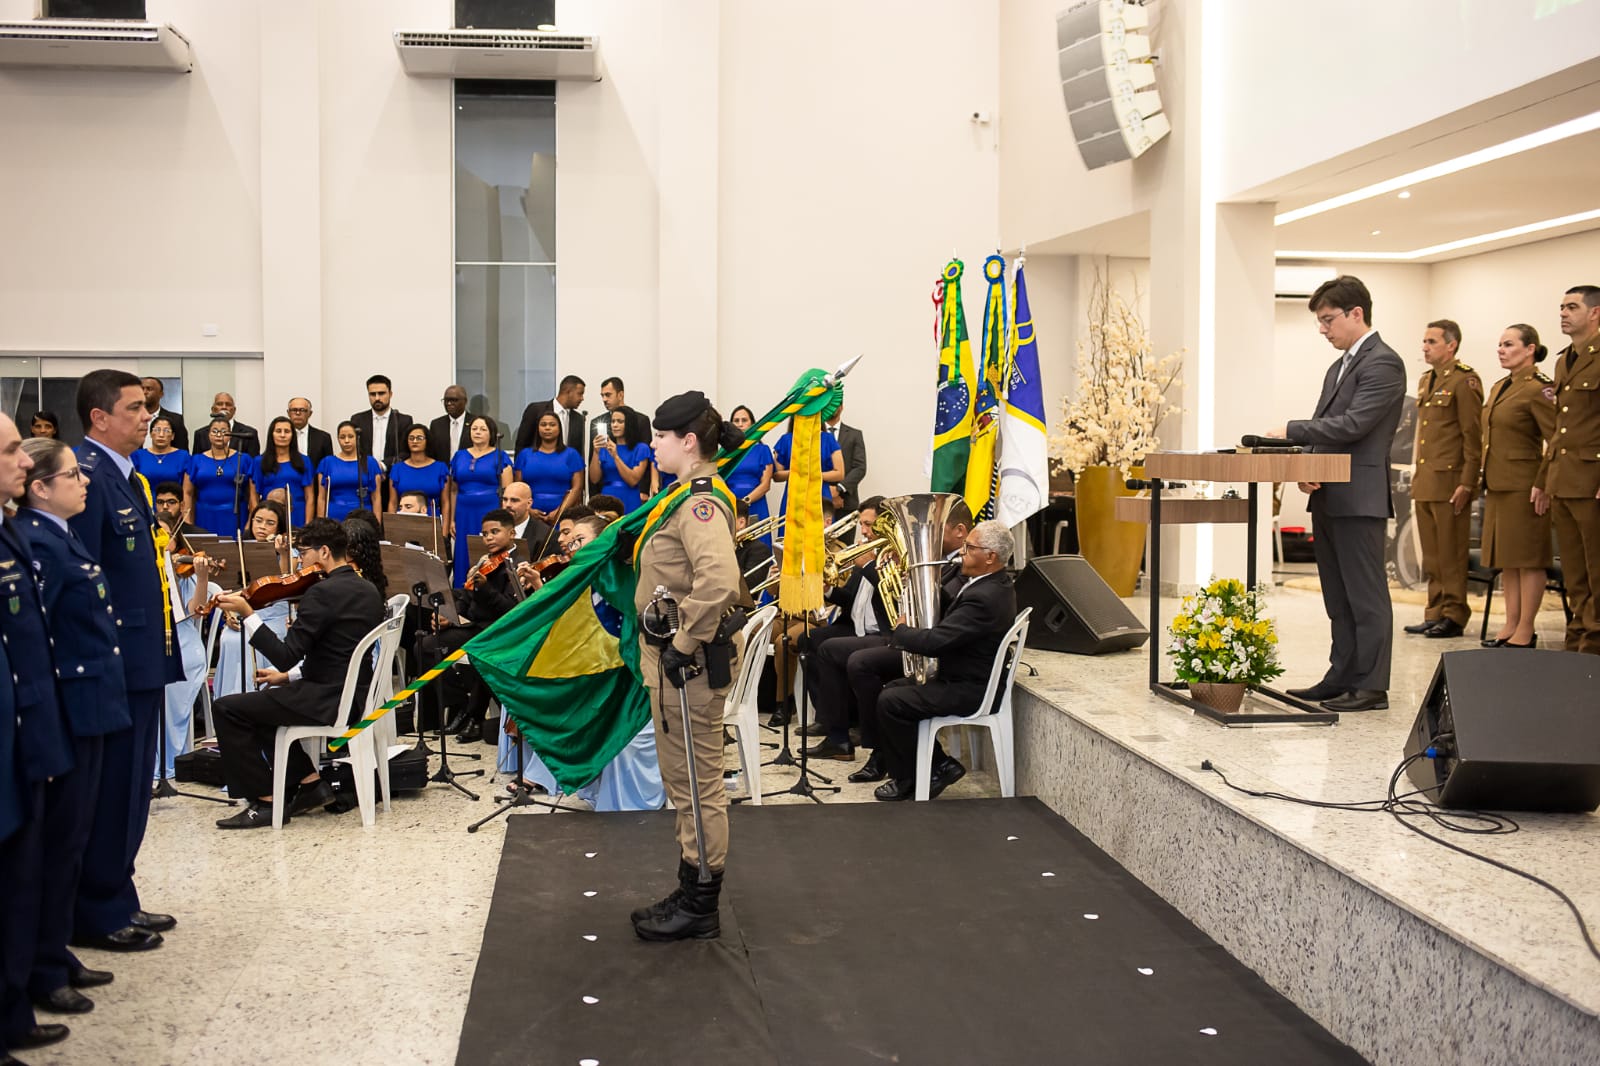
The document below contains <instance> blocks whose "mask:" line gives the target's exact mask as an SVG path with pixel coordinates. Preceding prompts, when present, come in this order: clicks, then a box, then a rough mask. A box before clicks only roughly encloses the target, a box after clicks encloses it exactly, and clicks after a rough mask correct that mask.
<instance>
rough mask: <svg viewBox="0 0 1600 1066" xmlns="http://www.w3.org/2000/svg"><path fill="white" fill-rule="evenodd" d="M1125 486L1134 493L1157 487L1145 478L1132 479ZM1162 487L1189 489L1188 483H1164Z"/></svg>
mask: <svg viewBox="0 0 1600 1066" xmlns="http://www.w3.org/2000/svg"><path fill="white" fill-rule="evenodd" d="M1125 484H1126V485H1127V486H1128V488H1130V489H1132V490H1133V491H1134V492H1139V491H1141V490H1143V489H1153V488H1155V487H1156V483H1155V482H1154V481H1147V480H1145V479H1144V478H1137V477H1130V478H1129V479H1128V480H1127V481H1126V482H1125ZM1161 487H1162V489H1186V488H1188V487H1189V483H1188V482H1187V481H1163V482H1161Z"/></svg>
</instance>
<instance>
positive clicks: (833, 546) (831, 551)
mask: <svg viewBox="0 0 1600 1066" xmlns="http://www.w3.org/2000/svg"><path fill="white" fill-rule="evenodd" d="M860 517H861V512H860V511H851V512H850V513H849V514H847V515H845V516H844V517H843V518H841V519H839V520H838V521H836V522H834V523H833V524H832V525H830V526H828V528H826V529H824V530H823V531H822V542H823V545H824V551H825V552H826V553H827V557H826V559H825V560H824V561H823V564H822V583H823V584H824V585H837V584H838V582H837V578H838V577H839V576H840V575H841V574H848V573H849V572H850V570H851V569H852V568H853V567H854V566H855V561H856V560H857V559H859V558H861V556H863V555H866V554H867V553H868V552H870V551H877V550H878V548H879V547H881V546H882V544H883V540H882V538H881V537H880V538H878V539H876V540H872V541H869V542H868V544H866V545H854V546H852V545H847V544H845V543H843V542H842V541H840V540H839V537H840V536H841V535H842V534H843V533H844V532H845V531H846V530H848V529H849V528H850V527H851V526H852V525H854V524H855V523H856V520H857V519H858V518H860ZM783 518H784V516H783V515H778V516H776V517H775V518H763V519H762V520H761V521H760V522H757V523H756V524H755V525H754V526H746V527H745V528H744V530H743V531H742V532H741V534H740V536H741V537H743V536H744V534H747V533H749V532H750V531H751V530H752V529H755V528H756V527H757V526H763V525H765V524H766V523H768V522H773V521H777V522H782V521H783ZM873 529H874V530H876V529H877V527H876V526H874V527H873ZM760 535H761V534H760V533H756V534H755V536H760ZM869 545H870V546H869ZM857 549H859V550H857ZM846 552H852V553H853V554H851V555H850V556H849V565H847V566H845V567H844V568H843V569H840V568H839V567H838V566H837V565H836V563H835V560H836V559H837V557H838V556H840V555H842V554H844V553H846ZM780 576H781V575H778V574H773V575H772V576H771V577H769V578H767V579H766V580H765V581H763V582H762V583H761V584H759V585H757V586H755V587H754V588H752V589H751V590H750V595H751V596H759V595H761V594H762V593H763V592H766V591H767V590H768V589H771V588H772V587H773V586H775V585H777V583H778V580H779V577H780Z"/></svg>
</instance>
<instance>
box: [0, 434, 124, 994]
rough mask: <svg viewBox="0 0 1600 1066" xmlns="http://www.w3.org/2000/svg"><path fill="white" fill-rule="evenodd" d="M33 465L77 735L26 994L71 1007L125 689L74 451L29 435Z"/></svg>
mask: <svg viewBox="0 0 1600 1066" xmlns="http://www.w3.org/2000/svg"><path fill="white" fill-rule="evenodd" d="M24 451H25V452H26V453H27V455H28V458H29V459H30V460H31V461H32V462H33V467H32V469H30V470H29V471H28V472H27V496H26V498H25V499H24V500H23V502H22V507H21V508H20V509H19V510H18V512H17V519H16V524H17V527H18V529H19V530H20V532H21V534H22V536H23V537H24V538H25V539H26V541H27V545H28V550H29V551H30V552H31V553H32V555H33V566H34V570H35V572H36V573H37V575H38V578H39V592H40V598H41V602H42V604H43V607H44V611H45V618H46V619H47V620H48V627H49V633H50V639H51V646H52V650H53V651H54V654H55V674H56V678H57V685H58V687H59V691H60V695H61V703H62V706H63V707H64V708H65V709H66V712H67V720H68V724H69V725H70V726H71V730H72V734H73V738H74V739H73V754H74V763H75V765H74V768H73V771H72V772H71V773H69V774H66V775H64V776H61V777H57V778H56V779H55V780H53V781H51V782H50V783H49V784H48V785H47V786H46V788H45V843H44V878H43V886H44V894H43V906H42V909H41V911H40V915H39V933H38V939H37V943H36V947H35V955H34V961H33V968H32V973H31V976H30V977H29V981H28V991H29V995H30V996H31V997H32V998H33V1000H34V1001H35V1002H36V1003H51V1004H53V1005H56V1006H62V1007H65V1008H66V1009H67V1010H69V1011H70V1010H72V1009H73V1008H74V1007H83V1006H85V1005H86V1000H87V997H85V996H83V995H82V994H81V993H79V992H78V991H76V988H75V986H74V981H78V983H81V980H79V979H80V978H81V974H82V973H83V970H84V967H83V964H82V963H81V962H79V961H78V959H77V957H76V956H74V955H73V954H72V952H71V951H70V950H69V949H68V947H67V942H68V940H69V939H71V937H72V911H73V902H74V900H75V899H76V897H77V894H78V879H79V877H80V876H81V874H82V871H83V858H84V849H85V848H86V847H87V846H88V843H89V833H90V831H91V830H92V829H93V826H94V814H95V806H96V801H97V800H98V798H99V797H98V794H97V793H98V789H99V786H100V776H101V771H102V765H103V762H104V755H105V737H106V735H107V734H110V733H115V732H118V731H121V730H126V729H128V728H129V726H130V725H131V724H132V719H131V718H130V717H129V714H128V690H127V684H126V680H125V678H124V677H123V673H122V663H121V655H122V648H121V644H120V642H119V640H118V636H117V624H116V618H115V617H114V612H113V609H112V607H111V593H110V590H109V589H108V588H107V587H106V581H105V577H104V575H103V574H102V573H101V570H100V565H99V563H98V562H96V561H95V558H94V557H93V556H92V555H90V554H89V552H88V549H86V548H85V547H84V546H83V542H82V541H80V540H79V539H78V537H77V535H76V534H74V533H73V532H72V531H71V529H70V528H69V527H68V526H67V521H68V519H70V518H72V517H73V516H75V515H77V514H79V513H80V512H81V511H82V510H83V508H84V505H85V502H86V501H87V498H88V487H87V486H86V485H85V484H84V482H83V480H82V478H81V476H80V471H79V469H78V460H77V457H76V456H74V455H73V454H72V450H71V449H69V448H68V447H67V446H66V445H65V444H63V443H61V442H59V441H53V440H30V441H28V443H27V444H26V445H25V447H24Z"/></svg>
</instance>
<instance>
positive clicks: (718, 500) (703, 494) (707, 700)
mask: <svg viewBox="0 0 1600 1066" xmlns="http://www.w3.org/2000/svg"><path fill="white" fill-rule="evenodd" d="M653 425H654V426H655V431H656V433H655V443H654V447H655V457H656V465H657V466H658V467H659V468H660V469H661V471H662V472H663V473H664V474H672V475H675V476H676V477H677V478H678V481H679V482H680V484H687V486H688V491H687V492H685V493H683V494H682V495H680V496H679V497H676V498H673V497H669V498H668V503H669V505H671V509H670V510H667V511H665V513H664V515H663V516H659V517H658V516H652V520H651V521H650V522H647V523H646V525H645V527H644V529H643V530H642V531H641V532H640V534H639V537H640V542H639V546H638V548H637V558H638V587H637V591H636V592H635V594H634V606H635V608H637V609H638V611H639V612H640V621H641V625H640V631H641V632H640V640H639V669H640V672H641V673H642V674H643V675H644V683H645V685H646V686H647V687H648V688H649V690H650V709H651V713H652V714H653V715H654V717H655V729H656V758H657V759H658V761H659V763H660V766H661V780H662V783H663V784H665V785H666V788H667V795H668V796H669V797H671V799H672V805H673V806H674V807H675V808H677V830H678V852H679V859H678V889H677V891H675V892H673V893H672V894H671V895H669V896H667V897H666V898H665V899H663V900H661V901H660V902H659V903H656V904H653V905H652V906H649V907H641V908H639V909H638V910H636V911H634V912H633V927H634V931H635V932H636V933H638V935H639V937H640V938H641V939H644V940H685V939H688V938H690V937H693V938H696V939H701V940H706V939H710V938H712V937H715V936H717V935H719V933H720V926H719V924H718V920H717V901H718V898H719V897H720V895H721V892H722V869H723V865H724V864H725V863H726V862H727V859H728V791H727V788H726V787H725V786H724V785H723V783H722V714H723V700H724V698H725V697H726V696H727V693H728V685H729V683H730V682H729V680H728V679H727V675H728V674H730V673H731V667H732V663H733V660H732V659H730V658H728V657H727V656H728V655H729V654H730V648H729V645H728V643H727V641H726V634H724V635H723V639H721V640H719V630H723V629H725V627H724V625H723V621H724V616H725V615H726V614H727V613H728V611H729V609H730V608H732V607H733V606H735V604H736V603H737V602H738V599H739V587H740V585H739V563H738V558H737V556H736V554H735V549H734V542H733V526H734V497H733V493H732V492H731V491H729V490H728V487H727V486H726V485H725V484H723V483H722V480H721V478H719V477H717V476H716V474H717V469H716V465H715V464H714V463H713V462H712V461H711V459H712V457H713V456H715V455H716V452H717V447H718V445H719V444H720V445H722V446H724V447H728V446H731V445H730V441H731V442H733V443H737V441H738V439H739V433H738V431H737V430H735V429H733V427H732V425H731V424H728V423H724V422H723V421H722V418H721V416H719V415H718V414H717V412H716V410H715V409H714V408H713V407H712V406H711V404H710V402H709V401H707V400H706V398H705V395H704V394H703V393H700V392H686V393H683V394H681V395H678V396H674V397H672V399H670V400H668V401H666V402H665V403H663V404H662V405H661V406H660V407H658V408H656V415H655V419H654V422H653ZM658 587H659V588H662V589H664V590H665V591H666V592H667V593H668V594H670V595H671V596H672V598H673V600H675V601H676V603H677V617H678V628H677V632H676V633H675V634H673V635H672V637H671V640H670V642H667V643H664V644H653V643H651V637H650V635H649V633H648V632H647V629H648V625H647V622H648V619H649V616H650V613H651V610H652V609H651V607H650V604H651V601H652V600H654V599H655V598H656V590H657V588H658ZM718 656H720V660H719V661H720V662H721V664H722V665H723V666H724V667H727V668H728V669H724V670H721V671H719V670H717V669H714V668H713V657H718ZM714 675H717V676H714ZM684 697H687V699H688V703H689V717H690V719H691V721H692V723H693V734H694V735H693V744H694V759H695V767H694V769H695V774H694V777H695V779H694V780H692V781H691V780H690V774H689V764H688V753H687V748H686V740H687V739H688V738H686V737H685V736H684V735H683V733H684V730H683V710H682V704H681V702H680V700H681V699H682V698H684ZM691 789H693V790H694V793H698V795H699V798H700V812H699V813H700V820H701V823H702V825H701V828H702V830H703V832H704V840H703V841H702V840H699V839H698V837H697V833H696V826H695V812H694V793H692V792H691V791H690V790H691ZM702 845H703V847H704V855H705V864H706V866H707V868H708V869H709V871H710V875H711V876H710V879H709V880H708V881H706V882H705V883H701V881H700V867H699V857H700V847H701V846H702Z"/></svg>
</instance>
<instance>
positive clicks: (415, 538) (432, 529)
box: [383, 511, 445, 572]
mask: <svg viewBox="0 0 1600 1066" xmlns="http://www.w3.org/2000/svg"><path fill="white" fill-rule="evenodd" d="M383 539H384V540H387V541H391V542H393V543H395V544H415V545H417V546H418V547H420V548H423V549H425V550H426V551H430V552H431V551H435V550H436V549H442V548H443V547H444V541H445V537H444V523H443V521H441V520H440V519H439V517H438V516H437V515H426V514H400V513H399V512H398V511H392V512H390V513H388V514H385V515H384V516H383ZM385 572H387V567H386V568H385Z"/></svg>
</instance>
